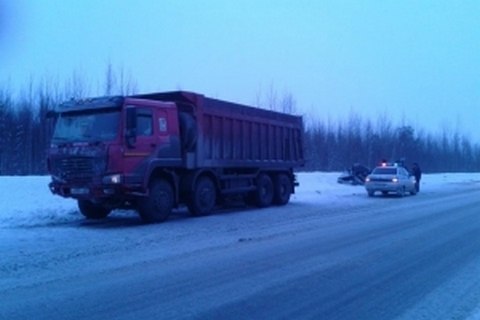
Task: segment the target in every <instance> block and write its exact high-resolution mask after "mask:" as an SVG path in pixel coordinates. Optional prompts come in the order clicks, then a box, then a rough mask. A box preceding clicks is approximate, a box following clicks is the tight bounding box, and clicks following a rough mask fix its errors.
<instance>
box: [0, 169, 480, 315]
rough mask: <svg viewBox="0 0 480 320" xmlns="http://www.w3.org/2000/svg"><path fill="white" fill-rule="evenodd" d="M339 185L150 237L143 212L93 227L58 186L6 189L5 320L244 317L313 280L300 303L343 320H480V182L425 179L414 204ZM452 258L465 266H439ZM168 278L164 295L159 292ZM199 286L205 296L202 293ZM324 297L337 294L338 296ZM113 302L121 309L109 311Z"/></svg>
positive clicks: (1, 272) (464, 177)
mask: <svg viewBox="0 0 480 320" xmlns="http://www.w3.org/2000/svg"><path fill="white" fill-rule="evenodd" d="M339 175H340V173H338V172H336V173H323V172H313V173H299V174H298V180H299V182H300V187H298V189H297V192H296V194H294V195H293V196H292V199H291V203H290V204H288V205H287V206H284V207H271V208H266V209H260V210H257V209H249V210H238V211H237V210H234V212H229V211H227V212H218V213H215V214H213V215H211V216H209V217H202V218H199V219H193V218H187V216H188V215H187V214H186V213H185V212H184V211H183V212H182V210H179V212H176V213H175V214H174V215H173V216H172V217H171V219H170V220H169V221H167V222H166V223H164V224H161V225H143V224H142V223H141V220H140V218H139V217H138V216H137V215H136V213H134V212H130V211H115V212H113V213H112V214H111V215H110V217H109V219H106V220H105V221H86V220H84V218H83V217H82V216H81V215H80V213H79V212H78V210H77V207H76V202H75V201H74V200H71V199H63V198H61V197H58V196H54V195H52V194H51V193H50V191H49V190H48V187H47V185H48V182H49V177H45V176H41V177H0V190H2V191H3V192H2V193H0V254H1V256H2V259H1V260H0V262H1V263H0V296H2V295H3V297H4V299H0V300H3V302H2V301H0V319H1V318H5V319H6V318H9V319H13V318H12V315H17V316H18V317H17V318H18V319H22V318H38V319H47V318H48V319H68V318H70V319H82V318H87V317H88V318H90V319H104V318H112V317H115V316H117V317H118V318H125V319H134V318H135V319H138V318H148V315H149V314H148V312H150V311H152V312H153V311H158V310H162V311H163V312H166V313H165V315H166V317H165V318H171V319H176V318H189V317H186V316H185V314H181V315H182V316H180V317H176V316H175V312H181V310H183V309H182V308H181V306H183V305H185V303H191V305H192V310H197V311H198V312H200V313H199V314H202V315H205V314H206V315H208V314H209V313H208V312H210V311H209V310H210V309H208V308H213V309H212V310H213V311H212V312H217V311H216V310H223V309H222V308H223V307H222V306H224V307H225V310H231V309H230V307H231V306H236V305H237V303H238V306H240V308H239V309H240V310H241V309H242V308H244V307H246V306H248V304H247V305H246V304H244V303H241V301H242V300H241V299H247V298H248V299H249V300H248V302H249V303H252V304H255V301H257V302H258V303H259V304H261V303H269V301H272V300H271V296H270V294H271V293H272V291H271V290H275V289H276V288H277V286H278V285H280V288H283V287H282V286H283V285H285V286H286V287H287V288H288V289H289V290H288V292H293V291H295V292H297V291H298V290H300V291H302V288H303V287H302V286H301V285H299V284H298V283H302V281H304V280H305V279H307V280H308V281H310V280H309V279H311V278H309V277H310V274H309V273H310V272H313V273H314V274H316V275H320V276H319V277H316V278H314V279H313V280H315V281H317V284H318V285H317V286H312V288H311V290H312V291H313V292H314V293H315V294H314V295H312V294H310V292H309V291H308V290H307V292H306V293H305V292H304V293H305V295H303V296H302V295H299V296H298V297H297V299H296V302H297V303H300V302H302V301H305V302H308V300H307V299H308V298H309V297H311V299H320V298H321V297H322V296H321V295H322V294H323V295H324V296H325V299H326V300H328V299H330V300H329V301H330V302H331V303H332V304H335V303H344V307H345V309H344V310H342V309H339V310H337V312H345V313H344V314H345V315H346V316H344V317H341V316H340V315H339V316H338V318H340V319H351V318H352V316H353V314H355V312H357V309H356V308H358V310H359V311H362V310H363V312H364V314H368V313H369V312H374V314H375V315H377V316H376V317H375V316H374V317H371V318H370V319H389V317H386V316H382V315H384V314H383V313H382V312H384V310H382V309H381V308H382V305H383V307H385V306H388V308H389V309H388V310H385V312H390V314H391V315H395V313H396V312H397V311H398V312H403V313H397V318H398V319H442V316H443V315H445V314H448V315H450V316H452V317H453V318H455V317H454V316H456V318H458V319H465V315H466V314H468V315H469V316H470V317H469V318H468V320H478V319H480V294H479V293H477V292H478V291H477V289H476V287H478V285H479V284H480V276H479V274H480V272H478V271H479V268H480V267H479V266H480V264H478V262H479V261H480V258H479V257H478V254H477V252H478V251H477V248H478V246H477V244H478V243H479V242H480V241H479V240H477V239H478V233H475V232H476V231H478V223H476V222H475V221H476V220H475V218H476V212H475V210H476V207H477V204H476V203H478V199H477V197H476V190H478V189H479V188H480V173H443V174H425V175H424V176H423V178H422V183H421V192H420V194H419V195H417V196H406V197H405V198H403V199H394V198H393V197H387V198H383V197H380V196H378V197H377V198H374V199H372V198H369V197H368V196H367V193H366V192H365V189H364V187H363V186H351V185H342V184H338V183H337V177H338V176H339ZM472 198H473V200H472ZM472 203H473V208H472ZM392 209H393V212H392ZM463 209H465V211H466V213H463V214H461V212H460V211H459V210H463ZM395 210H396V211H395ZM472 211H473V212H472ZM398 212H402V215H399V214H397V213H398ZM452 212H453V213H455V214H452ZM439 234H440V235H441V236H440V237H439V236H438V235H439ZM472 235H473V238H472ZM432 239H433V240H435V241H432ZM318 244H320V245H318ZM418 244H422V245H420V246H419V245H418ZM448 247H452V248H448ZM392 248H393V249H396V250H397V251H398V252H403V254H402V255H398V256H397V255H395V254H393V253H391V249H392ZM439 248H440V249H439ZM443 248H446V249H451V250H450V251H448V252H449V253H455V252H458V255H459V256H458V257H457V256H454V254H450V255H447V256H443V255H440V256H441V257H440V256H438V255H437V253H439V251H442V250H446V249H443ZM462 248H463V249H462ZM440 253H442V252H440ZM206 256H207V257H208V259H206V258H205V257H206ZM424 257H428V259H426V258H424ZM262 259H263V261H262ZM432 260H433V261H442V262H443V264H437V263H435V262H434V263H430V262H431V261H432ZM455 264H458V266H455ZM160 265H161V266H162V268H157V267H158V266H160ZM391 266H398V270H394V271H392V268H391ZM212 270H215V271H212ZM227 271H228V272H227ZM237 273H241V274H243V277H238V276H236V274H237ZM266 275H268V276H266ZM382 275H383V276H385V277H386V278H385V279H384V282H382V281H381V280H382V278H381V276H382ZM379 276H380V278H379V279H378V283H377V282H376V281H377V278H378V277H379ZM389 277H391V278H389ZM119 279H123V280H122V281H120V282H119ZM158 279H161V281H162V285H161V286H155V283H156V282H157V281H159V280H158ZM372 279H373V280H374V281H373V280H372ZM307 280H305V281H307ZM417 280H418V281H423V282H424V283H422V285H421V286H418V284H417V283H415V281H417ZM308 281H307V282H308ZM356 281H357V282H356ZM252 284H255V285H256V286H254V287H257V289H258V292H252V290H251V288H252ZM350 284H351V285H350ZM122 285H125V286H127V285H128V287H129V290H128V291H125V290H124V289H123V287H122ZM193 285H195V286H196V287H197V288H202V290H200V291H199V290H194V291H192V290H191V288H192V286H193ZM149 286H151V287H149ZM322 286H331V287H330V289H331V291H332V295H331V296H330V295H329V293H328V292H325V291H322V290H320V289H318V288H322ZM475 286H476V287H475ZM232 287H234V288H235V290H231V288H232ZM385 287H387V288H389V290H390V291H389V290H385ZM391 287H393V288H395V290H396V291H393V290H394V289H392V288H391ZM317 289H318V290H317ZM377 290H378V291H379V290H382V291H381V292H384V294H385V295H384V296H383V295H377V294H375V292H376V291H377ZM203 291H205V292H203ZM151 292H157V293H158V294H159V295H160V296H162V297H164V298H163V299H161V300H162V301H161V302H160V301H156V300H155V301H156V304H151V303H146V302H145V301H147V302H151V301H152V300H154V297H151V296H148V295H149V294H150V293H151ZM282 292H283V291H281V292H278V294H279V295H281V294H283V293H282ZM341 292H345V293H347V294H356V295H357V298H355V299H353V298H349V297H348V295H345V294H343V293H341ZM39 293H40V294H39ZM107 296H108V301H110V304H97V303H96V301H99V299H101V298H103V297H107ZM135 297H137V298H135ZM292 298H294V297H291V295H290V294H288V295H287V296H285V300H284V301H283V303H285V304H286V305H287V304H288V301H290V300H291V299H292ZM132 299H137V300H138V301H137V300H132ZM142 299H145V301H144V300H142ZM239 299H240V300H239ZM382 299H383V300H382ZM127 300H128V301H131V300H132V301H131V302H132V303H131V304H130V305H128V304H124V301H127ZM239 301H240V302H239ZM392 301H395V304H391V302H392ZM214 303H218V304H219V305H215V304H214ZM59 305H60V306H62V305H63V306H64V309H65V310H66V311H65V310H62V309H61V308H57V306H59ZM134 305H136V306H137V309H128V308H127V307H130V308H134V307H133V306H134ZM313 305H315V306H318V303H317V301H315V300H313ZM2 307H3V310H2ZM463 307H468V310H462V308H463ZM151 308H153V309H151ZM155 308H156V309H155ZM193 308H197V309H193ZM322 308H323V309H321V310H322V311H324V310H332V309H331V308H330V307H328V304H326V305H325V306H322ZM362 308H363V309H362ZM458 308H460V311H459V310H458ZM157 309H158V310H157ZM39 310H42V312H43V310H45V312H44V313H42V314H41V316H40V315H39V314H38V312H39ZM86 310H87V311H86ZM88 310H91V312H92V313H91V314H90V313H85V312H88ZM252 310H257V309H252ZM258 310H260V309H258ZM272 310H274V309H272ZM312 310H313V311H312V312H314V311H315V308H312ZM333 310H334V308H333ZM402 310H403V311H402ZM449 310H453V311H449ZM317 311H318V310H317ZM102 312H103V313H102ZM122 312H123V313H122ZM125 312H132V314H131V315H130V314H129V313H125ZM134 312H136V313H134ZM168 312H170V313H168ZM168 314H170V317H169V316H167V315H168ZM20 315H21V316H20ZM142 315H143V317H142ZM213 315H215V314H213ZM229 315H230V316H231V314H229ZM458 315H460V316H458ZM122 316H123V317H122ZM206 318H208V317H206ZM210 318H211V317H210ZM217 318H218V317H217ZM237 318H241V317H240V316H239V317H237ZM252 318H255V317H252ZM257 318H258V317H257ZM267 318H268V317H267ZM390 318H393V317H390ZM449 318H450V317H449ZM360 319H366V318H365V317H364V318H362V317H360Z"/></svg>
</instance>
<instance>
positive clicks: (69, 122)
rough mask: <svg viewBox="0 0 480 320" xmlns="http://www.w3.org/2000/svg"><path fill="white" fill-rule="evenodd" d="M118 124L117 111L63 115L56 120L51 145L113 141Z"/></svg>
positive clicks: (118, 116) (118, 112)
mask: <svg viewBox="0 0 480 320" xmlns="http://www.w3.org/2000/svg"><path fill="white" fill-rule="evenodd" d="M119 123H120V111H119V110H109V111H102V112H99V111H98V110H97V111H95V112H88V113H85V112H82V113H79V112H69V113H63V114H60V115H59V117H58V119H57V123H56V126H55V131H54V133H53V140H52V143H56V144H58V143H67V142H94V141H109V140H113V139H115V138H116V137H117V135H118V128H119Z"/></svg>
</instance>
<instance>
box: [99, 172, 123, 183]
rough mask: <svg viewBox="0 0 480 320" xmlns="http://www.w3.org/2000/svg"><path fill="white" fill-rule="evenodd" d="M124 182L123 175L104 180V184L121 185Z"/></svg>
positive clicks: (109, 176)
mask: <svg viewBox="0 0 480 320" xmlns="http://www.w3.org/2000/svg"><path fill="white" fill-rule="evenodd" d="M121 182H122V175H121V174H111V175H108V176H105V177H103V178H102V183H104V184H119V183H121Z"/></svg>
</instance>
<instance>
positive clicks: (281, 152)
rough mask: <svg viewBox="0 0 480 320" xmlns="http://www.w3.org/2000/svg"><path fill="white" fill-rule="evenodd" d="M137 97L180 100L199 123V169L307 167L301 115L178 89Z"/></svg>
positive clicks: (195, 152) (186, 110)
mask: <svg viewBox="0 0 480 320" xmlns="http://www.w3.org/2000/svg"><path fill="white" fill-rule="evenodd" d="M134 97H135V98H141V99H152V100H158V101H169V102H175V103H176V104H177V106H178V109H179V111H182V112H186V113H189V114H191V115H192V116H193V118H194V119H195V124H194V125H196V132H197V140H196V144H195V147H194V154H195V155H194V160H193V161H194V162H195V164H194V166H197V167H237V168H238V167H259V168H267V167H268V168H272V169H275V168H285V167H298V166H302V165H303V164H304V153H303V121H302V118H301V117H300V116H294V115H289V114H285V113H280V112H276V111H269V110H265V109H260V108H255V107H250V106H245V105H241V104H236V103H231V102H226V101H222V100H217V99H212V98H208V97H205V96H203V95H200V94H196V93H192V92H185V91H175V92H166V93H154V94H142V95H136V96H134Z"/></svg>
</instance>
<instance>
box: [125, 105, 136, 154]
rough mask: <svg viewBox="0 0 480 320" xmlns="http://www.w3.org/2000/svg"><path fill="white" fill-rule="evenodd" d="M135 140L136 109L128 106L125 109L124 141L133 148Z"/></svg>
mask: <svg viewBox="0 0 480 320" xmlns="http://www.w3.org/2000/svg"><path fill="white" fill-rule="evenodd" d="M136 141H137V109H136V108H135V107H131V106H128V107H126V109H125V142H126V144H127V146H128V147H129V148H133V146H134V145H135V142H136Z"/></svg>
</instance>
